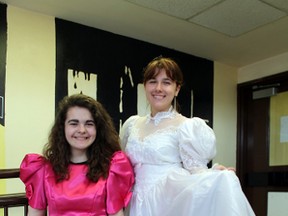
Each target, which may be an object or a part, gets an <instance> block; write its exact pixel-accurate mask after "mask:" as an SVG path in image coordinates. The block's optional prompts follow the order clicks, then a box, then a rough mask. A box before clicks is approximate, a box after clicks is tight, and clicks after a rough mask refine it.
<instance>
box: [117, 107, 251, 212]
mask: <svg viewBox="0 0 288 216" xmlns="http://www.w3.org/2000/svg"><path fill="white" fill-rule="evenodd" d="M140 128H141V130H140ZM120 137H121V144H122V147H123V149H125V152H126V154H127V155H128V157H129V158H130V160H131V163H132V165H133V167H134V172H135V175H136V181H135V182H136V183H135V185H134V192H133V195H132V200H131V202H130V210H129V212H130V213H128V211H127V212H126V214H127V215H130V216H175V215H177V216H189V215H197V216H253V215H255V214H254V212H253V210H252V208H251V206H250V204H249V202H248V200H247V198H246V197H245V195H244V193H243V191H242V188H241V185H240V182H239V179H238V178H237V176H236V175H235V173H234V172H233V171H228V170H225V171H220V170H214V169H208V167H207V164H208V163H209V161H210V160H212V159H213V157H214V156H215V155H216V139H215V135H214V132H213V130H212V129H211V128H210V127H209V126H208V125H207V124H206V123H205V121H204V120H202V119H200V118H195V117H194V118H186V117H184V116H182V115H181V114H179V113H177V112H176V111H174V110H172V108H171V109H170V110H169V111H168V112H161V113H157V115H156V116H155V117H150V115H147V116H144V117H139V116H132V117H130V118H129V119H128V120H127V121H126V122H125V123H124V125H123V127H122V130H121V133H120Z"/></svg>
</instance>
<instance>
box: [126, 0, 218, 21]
mask: <svg viewBox="0 0 288 216" xmlns="http://www.w3.org/2000/svg"><path fill="white" fill-rule="evenodd" d="M127 1H128V2H131V3H135V4H137V5H139V6H143V7H146V8H149V9H153V10H156V11H158V12H161V13H164V14H167V15H171V16H175V17H178V18H181V19H188V18H190V17H192V16H194V15H196V14H198V13H200V12H202V11H203V10H205V9H207V8H209V7H211V6H213V5H215V4H217V3H219V2H221V1H223V0H193V1H191V0H165V1H163V0H162V1H155V0H127Z"/></svg>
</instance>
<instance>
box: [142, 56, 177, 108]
mask: <svg viewBox="0 0 288 216" xmlns="http://www.w3.org/2000/svg"><path fill="white" fill-rule="evenodd" d="M161 69H164V70H165V71H166V75H167V76H168V77H169V78H170V79H171V80H172V81H175V82H176V85H177V86H180V87H181V86H182V85H183V73H182V71H181V69H180V67H179V65H178V64H177V63H176V61H174V60H173V59H172V58H167V57H162V56H159V57H156V58H154V59H153V60H152V61H150V62H149V63H148V65H147V66H146V67H145V68H144V70H143V83H144V85H145V84H146V82H147V81H148V80H150V79H153V78H155V77H156V76H157V75H158V74H159V73H160V70H161ZM174 100H175V99H174ZM172 104H173V101H172ZM176 106H177V107H175V109H176V110H178V111H179V110H180V107H179V104H178V103H177V105H176Z"/></svg>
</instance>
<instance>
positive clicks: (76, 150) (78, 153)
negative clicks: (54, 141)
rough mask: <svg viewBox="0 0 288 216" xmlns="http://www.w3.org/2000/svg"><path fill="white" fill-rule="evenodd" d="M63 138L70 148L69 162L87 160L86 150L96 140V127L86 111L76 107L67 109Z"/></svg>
mask: <svg viewBox="0 0 288 216" xmlns="http://www.w3.org/2000/svg"><path fill="white" fill-rule="evenodd" d="M65 137H66V140H67V142H68V143H69V145H70V147H71V154H72V158H71V161H74V160H73V158H74V159H75V160H87V156H86V150H87V148H88V147H89V146H90V145H91V144H92V143H93V142H94V140H95V139H96V125H95V122H94V120H93V117H92V115H91V113H90V111H89V110H88V109H86V108H83V107H78V106H75V107H71V108H69V109H68V112H67V115H66V120H65ZM76 158H78V159H76Z"/></svg>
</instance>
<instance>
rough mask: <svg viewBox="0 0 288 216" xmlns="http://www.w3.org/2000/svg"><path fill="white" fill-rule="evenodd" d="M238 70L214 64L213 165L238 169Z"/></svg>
mask: <svg viewBox="0 0 288 216" xmlns="http://www.w3.org/2000/svg"><path fill="white" fill-rule="evenodd" d="M236 99H237V69H236V68H233V67H229V66H227V65H224V64H221V63H218V62H214V108H213V109H214V110H213V116H214V117H213V118H214V119H213V129H214V132H215V135H216V138H217V155H216V157H215V159H214V160H213V163H219V164H223V165H225V166H232V167H236V141H237V140H236V130H237V124H236V122H237V100H236Z"/></svg>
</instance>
